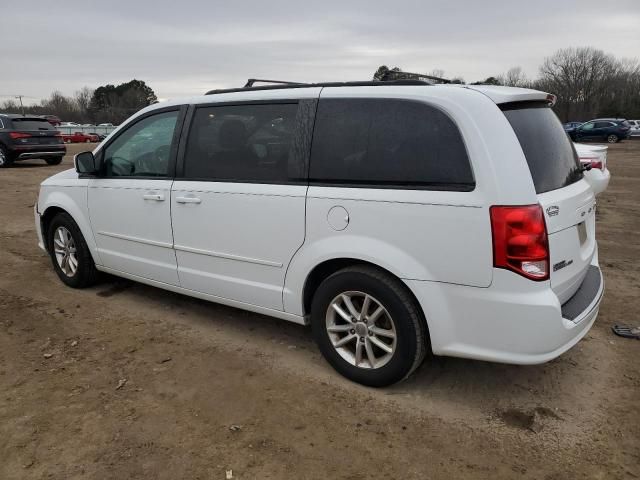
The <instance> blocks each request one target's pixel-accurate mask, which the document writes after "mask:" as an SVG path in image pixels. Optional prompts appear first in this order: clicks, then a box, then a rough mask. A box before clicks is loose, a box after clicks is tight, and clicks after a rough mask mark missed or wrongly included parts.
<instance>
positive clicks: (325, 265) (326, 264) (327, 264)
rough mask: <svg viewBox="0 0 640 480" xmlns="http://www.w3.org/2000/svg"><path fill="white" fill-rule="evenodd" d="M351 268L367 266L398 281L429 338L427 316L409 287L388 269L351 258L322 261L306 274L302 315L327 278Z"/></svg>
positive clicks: (308, 308) (309, 309)
mask: <svg viewBox="0 0 640 480" xmlns="http://www.w3.org/2000/svg"><path fill="white" fill-rule="evenodd" d="M352 266H368V267H371V268H374V269H376V270H378V271H380V272H383V273H385V274H386V275H389V276H390V277H392V278H394V279H396V280H397V281H399V282H400V283H401V284H402V286H403V287H404V288H405V289H406V291H407V293H408V294H409V295H410V297H411V299H412V300H413V302H414V303H415V305H416V308H417V309H418V311H419V312H420V315H421V320H422V322H423V324H424V326H425V328H426V334H427V336H429V335H430V334H429V322H428V320H427V315H426V312H425V311H424V309H423V308H422V305H421V304H420V302H419V301H418V298H417V296H416V295H415V293H414V292H413V290H412V289H411V287H410V286H409V285H407V283H406V282H405V281H404V280H403V279H402V278H400V277H398V276H397V275H396V274H394V273H393V272H391V271H389V270H388V269H386V268H384V267H381V266H380V265H377V264H375V263H373V262H370V261H367V260H362V259H359V258H352V257H337V258H331V259H328V260H324V261H322V262H320V263H319V264H317V265H316V266H315V267H314V268H313V269H312V270H311V271H310V272H309V273H308V274H307V277H306V279H305V281H304V285H303V288H302V308H303V315H305V316H306V315H309V314H310V312H311V302H312V301H313V296H314V294H315V292H316V291H317V289H318V287H319V286H320V284H321V283H322V282H323V281H324V280H325V279H326V278H328V277H329V276H331V275H333V274H334V273H335V272H338V271H340V270H342V269H344V268H347V267H352Z"/></svg>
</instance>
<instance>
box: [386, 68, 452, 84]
mask: <svg viewBox="0 0 640 480" xmlns="http://www.w3.org/2000/svg"><path fill="white" fill-rule="evenodd" d="M394 80H424V81H427V82H428V83H451V80H449V79H448V78H441V77H434V76H433V75H426V74H424V73H413V72H403V71H401V70H399V71H396V70H389V71H388V72H386V73H385V74H384V76H383V77H382V78H381V80H380V81H382V82H389V81H394Z"/></svg>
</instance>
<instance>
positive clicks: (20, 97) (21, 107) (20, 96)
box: [15, 95, 24, 117]
mask: <svg viewBox="0 0 640 480" xmlns="http://www.w3.org/2000/svg"><path fill="white" fill-rule="evenodd" d="M22 97H24V95H16V96H15V98H17V99H19V100H20V110H22V116H23V117H24V105H23V104H22Z"/></svg>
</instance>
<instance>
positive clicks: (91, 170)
mask: <svg viewBox="0 0 640 480" xmlns="http://www.w3.org/2000/svg"><path fill="white" fill-rule="evenodd" d="M73 164H74V165H75V167H76V172H78V173H80V174H89V175H95V174H97V173H98V171H99V168H98V162H96V157H94V156H93V153H92V152H82V153H78V154H77V155H76V156H75V157H73Z"/></svg>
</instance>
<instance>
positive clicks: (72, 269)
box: [53, 227, 78, 277]
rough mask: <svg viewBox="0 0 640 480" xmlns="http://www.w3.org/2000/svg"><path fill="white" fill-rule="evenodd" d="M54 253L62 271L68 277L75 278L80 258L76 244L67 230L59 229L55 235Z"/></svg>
mask: <svg viewBox="0 0 640 480" xmlns="http://www.w3.org/2000/svg"><path fill="white" fill-rule="evenodd" d="M53 252H54V254H55V256H56V262H58V266H59V267H60V270H62V272H63V273H64V274H65V275H66V276H67V277H73V276H74V275H75V274H76V271H77V270H78V257H77V254H76V243H75V242H74V240H73V237H72V236H71V232H70V231H69V230H67V228H65V227H58V228H57V229H56V231H55V233H54V234H53Z"/></svg>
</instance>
